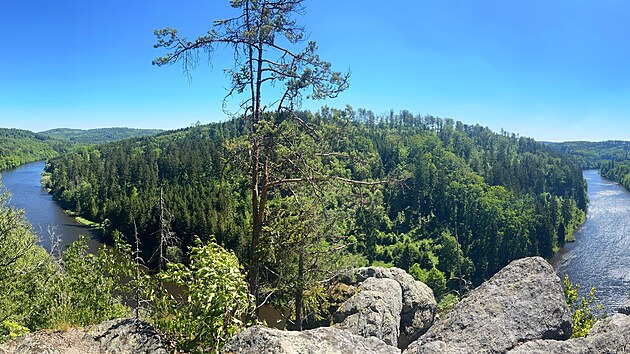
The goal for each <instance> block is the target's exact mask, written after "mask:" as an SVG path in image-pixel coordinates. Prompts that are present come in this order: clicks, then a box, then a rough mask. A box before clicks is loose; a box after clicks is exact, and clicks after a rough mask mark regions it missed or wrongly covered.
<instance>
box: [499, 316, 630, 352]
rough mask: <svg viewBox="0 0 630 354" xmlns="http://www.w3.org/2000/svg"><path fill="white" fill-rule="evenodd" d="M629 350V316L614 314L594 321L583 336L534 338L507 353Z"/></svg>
mask: <svg viewBox="0 0 630 354" xmlns="http://www.w3.org/2000/svg"><path fill="white" fill-rule="evenodd" d="M629 352H630V316H626V315H622V314H615V315H612V316H611V317H607V318H605V319H603V320H600V321H598V322H597V323H595V325H594V326H593V328H592V329H591V331H590V333H589V334H588V335H587V336H586V337H585V338H574V339H569V340H564V341H559V340H542V339H539V340H535V341H531V342H527V343H524V344H522V345H519V346H518V347H516V348H515V349H513V350H511V351H509V352H508V353H509V354H563V353H572V354H600V353H601V354H607V353H629Z"/></svg>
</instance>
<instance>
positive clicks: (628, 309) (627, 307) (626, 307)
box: [617, 300, 630, 315]
mask: <svg viewBox="0 0 630 354" xmlns="http://www.w3.org/2000/svg"><path fill="white" fill-rule="evenodd" d="M617 312H619V313H622V314H624V315H630V300H628V301H626V303H625V304H623V306H621V307H620V308H619V310H617Z"/></svg>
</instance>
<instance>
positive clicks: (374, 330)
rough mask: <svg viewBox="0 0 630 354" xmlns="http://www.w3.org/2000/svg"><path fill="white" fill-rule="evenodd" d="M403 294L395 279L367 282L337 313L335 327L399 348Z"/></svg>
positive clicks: (372, 279)
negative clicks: (374, 338)
mask: <svg viewBox="0 0 630 354" xmlns="http://www.w3.org/2000/svg"><path fill="white" fill-rule="evenodd" d="M402 306H403V305H402V290H401V288H400V285H399V284H398V282H397V281H395V280H393V279H387V278H383V279H379V278H368V279H366V280H365V281H364V282H363V283H362V284H361V286H360V287H359V289H358V291H357V293H356V294H354V295H353V296H352V297H351V298H350V299H348V300H347V301H346V302H344V303H343V304H342V305H341V306H340V307H339V309H338V310H337V312H336V313H335V317H334V322H335V327H337V328H340V329H344V330H346V331H349V332H351V333H354V334H356V335H360V336H362V337H366V338H368V337H376V338H378V339H381V340H382V341H384V342H385V343H387V344H389V345H394V346H396V345H398V335H399V334H400V313H401V311H402Z"/></svg>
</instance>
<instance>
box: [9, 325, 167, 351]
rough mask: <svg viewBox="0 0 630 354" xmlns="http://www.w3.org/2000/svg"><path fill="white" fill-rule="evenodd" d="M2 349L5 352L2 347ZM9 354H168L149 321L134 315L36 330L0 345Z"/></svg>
mask: <svg viewBox="0 0 630 354" xmlns="http://www.w3.org/2000/svg"><path fill="white" fill-rule="evenodd" d="M2 350H4V352H3V351H2ZM0 353H12V354H31V353H40V354H104V353H107V354H150V353H155V354H167V353H168V351H167V350H166V345H165V344H164V342H163V340H162V338H161V337H160V335H159V334H158V333H157V331H156V330H155V329H154V328H153V327H151V325H149V324H148V323H146V322H144V321H141V320H136V319H117V320H111V321H106V322H103V323H101V324H99V325H96V326H92V327H89V328H87V329H86V330H82V329H75V328H72V329H69V330H68V331H65V332H61V331H39V332H36V333H31V334H26V335H23V336H21V337H19V338H16V339H14V340H12V341H10V342H8V343H5V344H3V345H2V348H0Z"/></svg>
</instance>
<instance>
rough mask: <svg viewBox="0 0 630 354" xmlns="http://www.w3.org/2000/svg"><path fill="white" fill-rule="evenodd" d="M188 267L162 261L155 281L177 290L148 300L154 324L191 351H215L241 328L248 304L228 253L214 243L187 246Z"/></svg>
mask: <svg viewBox="0 0 630 354" xmlns="http://www.w3.org/2000/svg"><path fill="white" fill-rule="evenodd" d="M189 256H190V263H189V265H184V264H181V263H168V264H167V267H166V270H165V271H163V272H162V273H159V274H158V278H159V279H160V280H161V281H163V282H164V284H169V285H171V286H173V287H175V288H177V289H179V290H180V292H179V293H178V294H176V293H175V292H174V291H171V292H168V291H166V290H162V291H160V292H158V293H156V294H154V296H153V301H154V305H155V309H154V311H153V313H152V315H151V316H152V321H153V323H154V325H155V326H156V327H157V328H158V329H160V330H161V331H163V332H164V333H166V334H167V335H168V336H170V337H171V338H172V339H173V340H174V342H176V343H177V346H178V349H179V350H183V351H186V352H193V353H206V352H210V353H216V352H218V351H219V350H220V349H221V348H222V347H223V345H224V344H225V343H226V342H227V341H228V340H229V339H230V338H231V337H232V336H234V335H235V334H236V333H238V332H240V331H241V330H243V329H244V328H245V327H246V324H247V323H246V321H247V319H249V318H251V317H252V315H253V311H254V300H253V298H252V296H251V295H250V294H249V291H248V286H247V282H246V281H245V277H244V276H243V274H242V273H241V271H240V266H239V263H238V259H237V258H236V256H235V255H234V253H232V252H229V251H226V250H225V249H224V248H222V247H221V246H219V245H217V244H215V243H209V244H207V245H203V246H200V245H198V246H197V247H193V248H192V249H191V251H190V255H189Z"/></svg>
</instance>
